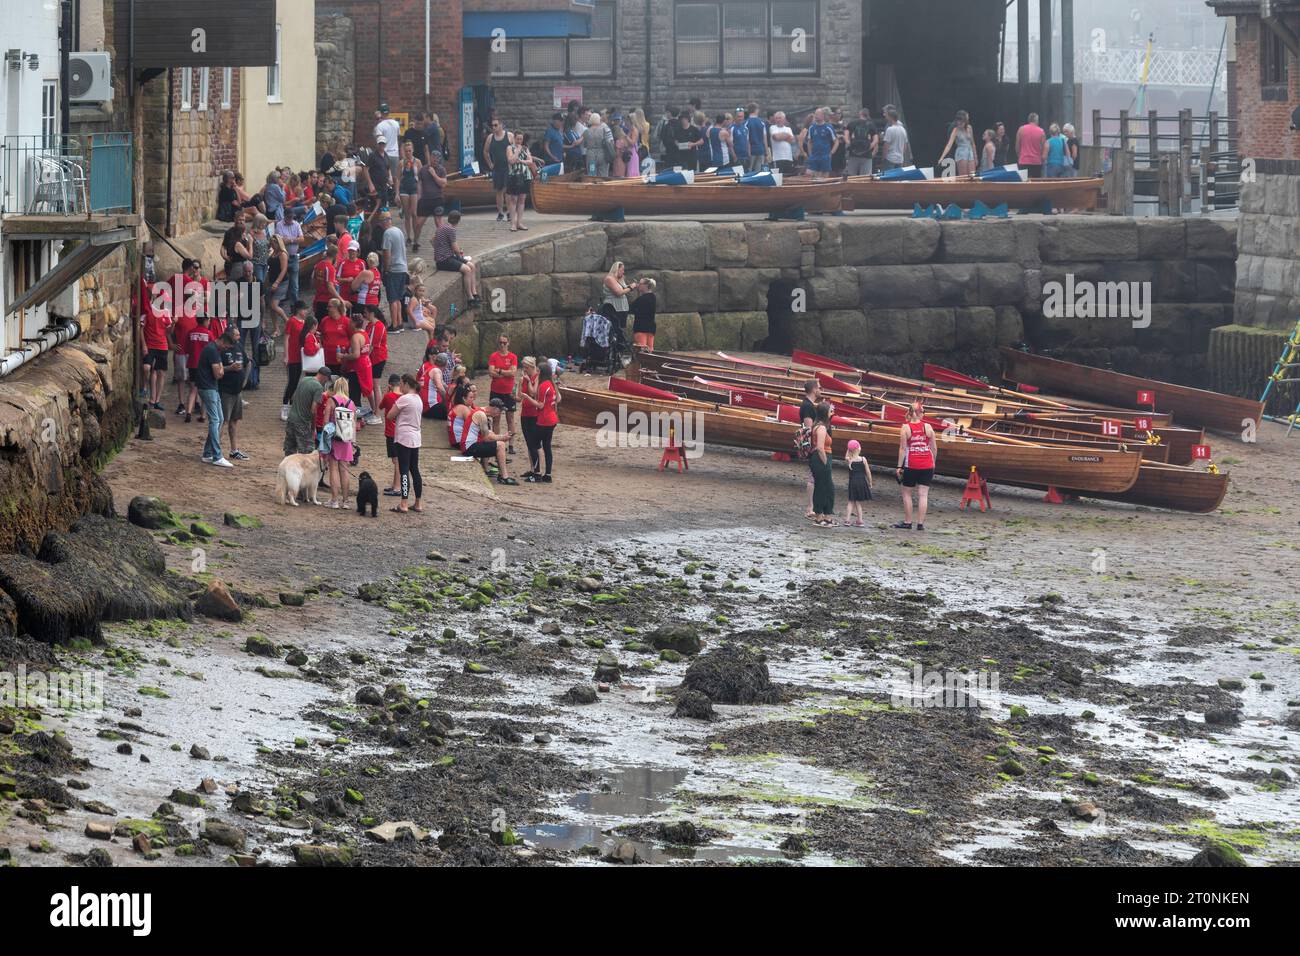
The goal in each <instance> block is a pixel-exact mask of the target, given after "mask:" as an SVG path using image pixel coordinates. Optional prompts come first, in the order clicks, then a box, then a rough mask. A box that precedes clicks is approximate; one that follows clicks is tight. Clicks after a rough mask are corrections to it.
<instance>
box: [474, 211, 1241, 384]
mask: <svg viewBox="0 0 1300 956" xmlns="http://www.w3.org/2000/svg"><path fill="white" fill-rule="evenodd" d="M1235 256H1236V242H1235V227H1234V225H1233V224H1232V223H1224V222H1220V221H1212V220H1199V219H1133V218H1117V217H1104V218H1102V217H1087V216H1060V217H1053V218H1025V219H1009V220H984V221H973V222H972V221H962V222H943V223H941V222H937V221H934V220H924V219H922V220H912V219H898V218H884V217H880V218H875V217H872V218H866V217H864V218H851V219H850V218H842V219H841V218H825V219H816V220H809V221H807V222H765V221H750V222H743V223H697V222H681V221H658V222H650V223H646V222H637V223H611V224H597V223H592V224H584V225H580V226H575V227H574V228H572V229H571V230H568V231H566V232H564V233H562V234H558V235H553V236H550V237H544V238H539V239H536V240H529V241H526V242H524V243H519V244H515V245H513V246H511V247H507V248H505V249H502V250H498V251H497V252H495V253H492V254H489V255H487V256H486V257H485V258H484V259H483V261H482V267H483V275H484V281H483V292H482V295H483V300H484V306H483V309H482V310H480V311H479V312H477V313H472V318H473V320H474V321H473V330H472V332H473V334H468V335H466V334H463V335H462V336H461V337H460V339H459V340H458V343H457V344H458V347H461V350H462V351H463V352H464V353H465V354H466V358H467V359H468V360H470V361H471V362H475V361H476V362H477V363H478V364H480V365H481V364H482V362H483V361H484V360H486V357H487V355H488V354H489V353H490V352H491V350H492V348H493V345H494V342H495V337H496V335H497V334H498V331H499V330H500V329H501V328H505V329H506V330H508V332H509V334H510V337H511V343H512V347H513V348H514V349H515V351H517V352H519V353H520V354H525V353H527V354H534V355H548V356H566V355H571V354H576V353H577V352H578V349H579V345H580V343H579V342H578V335H579V332H580V330H581V322H582V315H583V313H584V312H585V310H586V308H587V306H588V305H589V304H596V305H599V303H600V298H601V281H602V279H603V278H604V275H605V274H606V272H607V271H608V269H609V267H610V266H611V264H612V263H613V262H615V261H621V262H623V263H624V264H625V266H626V268H627V273H628V275H629V276H632V277H642V276H648V277H651V278H654V279H655V280H656V281H657V282H658V296H659V319H658V327H659V332H658V338H657V341H656V346H657V347H658V348H660V349H721V350H745V349H753V348H756V347H760V346H763V347H765V348H767V349H769V350H773V351H783V350H784V351H788V350H789V348H790V347H794V348H802V349H808V350H811V351H817V352H822V353H825V354H828V355H831V356H835V357H839V358H843V359H847V360H850V361H853V362H857V363H859V364H863V365H869V366H871V367H872V368H876V369H880V370H882V371H894V372H901V373H917V372H919V371H920V368H921V364H922V363H923V362H924V361H932V362H940V363H942V364H946V365H950V366H953V367H955V368H958V369H960V370H962V371H967V372H972V373H977V374H993V373H995V372H996V371H997V368H998V361H997V347H998V346H1001V345H1011V344H1014V343H1017V342H1021V341H1028V342H1029V343H1030V344H1032V345H1034V346H1035V347H1042V348H1053V349H1057V350H1059V351H1060V353H1061V354H1063V355H1065V356H1066V357H1074V358H1078V359H1080V360H1085V361H1089V362H1091V363H1094V364H1114V365H1115V366H1116V367H1117V368H1123V369H1130V368H1133V369H1141V370H1143V371H1144V372H1146V373H1148V374H1152V375H1156V376H1157V377H1166V378H1172V379H1175V380H1182V381H1193V382H1195V381H1198V380H1199V381H1201V382H1203V381H1204V374H1205V355H1206V351H1207V347H1208V341H1209V335H1210V330H1211V329H1213V328H1215V327H1217V326H1221V325H1225V324H1227V323H1229V322H1231V321H1232V299H1233V287H1234V282H1235V266H1234V259H1235ZM1071 275H1072V276H1074V278H1075V281H1076V282H1084V281H1094V282H1126V283H1127V282H1136V283H1144V284H1149V285H1147V286H1145V289H1146V291H1148V292H1149V293H1150V298H1151V308H1150V313H1149V318H1150V324H1149V326H1148V327H1145V328H1135V327H1134V324H1133V321H1132V320H1131V318H1128V317H1119V318H1053V317H1049V316H1045V315H1044V307H1043V306H1044V299H1045V292H1044V287H1045V285H1046V287H1047V290H1048V292H1050V291H1051V289H1052V287H1051V285H1050V283H1053V282H1061V283H1063V284H1064V283H1065V282H1066V281H1067V279H1068V277H1069V276H1071ZM453 291H458V289H457V290H453ZM462 328H463V326H462ZM467 340H469V341H467Z"/></svg>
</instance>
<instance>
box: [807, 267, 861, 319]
mask: <svg viewBox="0 0 1300 956" xmlns="http://www.w3.org/2000/svg"><path fill="white" fill-rule="evenodd" d="M801 287H802V288H803V289H804V290H805V291H806V293H807V299H808V308H809V309H814V310H816V311H818V312H824V311H826V310H827V309H856V308H858V307H859V305H860V304H861V299H860V298H859V295H860V289H859V286H858V270H857V269H854V268H851V267H848V266H839V267H831V268H827V269H821V270H820V271H819V272H818V273H817V274H816V275H814V276H813V277H812V278H811V279H809V280H807V281H806V282H805V283H803V284H802V286H801Z"/></svg>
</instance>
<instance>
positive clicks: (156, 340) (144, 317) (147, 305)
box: [140, 278, 172, 411]
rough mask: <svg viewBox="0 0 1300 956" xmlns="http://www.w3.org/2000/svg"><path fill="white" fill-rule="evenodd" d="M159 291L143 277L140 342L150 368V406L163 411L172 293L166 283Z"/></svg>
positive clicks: (146, 366) (144, 363)
mask: <svg viewBox="0 0 1300 956" xmlns="http://www.w3.org/2000/svg"><path fill="white" fill-rule="evenodd" d="M156 288H157V290H158V295H156V296H155V295H154V287H151V286H150V284H149V283H148V282H146V281H145V280H144V279H143V278H141V280H140V325H141V327H142V330H143V334H142V335H141V346H142V347H143V349H144V358H143V365H144V367H145V368H147V369H148V370H149V377H148V379H147V380H146V381H147V385H148V389H149V407H150V408H152V409H155V410H156V411H162V392H163V376H165V375H166V374H167V362H168V357H169V354H170V345H169V343H168V341H167V332H168V330H170V329H171V327H172V297H171V289H170V288H169V287H168V285H167V283H165V282H163V283H158V284H157V285H156Z"/></svg>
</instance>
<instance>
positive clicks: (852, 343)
mask: <svg viewBox="0 0 1300 956" xmlns="http://www.w3.org/2000/svg"><path fill="white" fill-rule="evenodd" d="M821 327H822V347H823V348H825V349H827V350H828V351H829V352H830V353H831V354H832V355H866V354H868V353H870V352H874V351H877V350H878V346H877V343H876V342H875V340H874V337H873V336H872V334H871V328H870V326H869V324H868V322H867V316H866V314H865V313H863V312H862V310H861V309H843V310H834V311H830V312H823V313H822V316H821Z"/></svg>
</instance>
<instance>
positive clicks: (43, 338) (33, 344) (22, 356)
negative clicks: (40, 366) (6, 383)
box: [0, 319, 81, 378]
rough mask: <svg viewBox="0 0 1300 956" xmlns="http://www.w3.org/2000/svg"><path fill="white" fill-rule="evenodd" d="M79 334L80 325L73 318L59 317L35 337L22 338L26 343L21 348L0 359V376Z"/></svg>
mask: <svg viewBox="0 0 1300 956" xmlns="http://www.w3.org/2000/svg"><path fill="white" fill-rule="evenodd" d="M80 334H81V326H80V325H78V324H77V323H76V321H74V320H73V319H60V320H59V321H58V322H57V323H55V324H54V325H51V326H50V327H48V328H47V329H45V330H44V331H43V332H42V333H41V334H40V335H38V336H36V338H32V339H24V340H23V341H24V342H25V343H26V344H25V345H23V347H22V348H20V349H18V350H17V351H14V352H10V353H9V354H8V355H7V356H5V358H4V359H3V361H0V378H3V377H4V376H6V375H8V374H9V373H10V372H12V371H14V370H15V369H17V368H19V367H21V366H23V365H25V364H27V363H28V362H30V361H31V360H32V359H34V358H36V357H37V356H38V355H44V354H45V353H46V352H49V351H51V350H52V349H54V347H55V346H58V345H62V344H63V343H64V342H71V341H72V340H73V339H75V338H76V337H77V336H79V335H80Z"/></svg>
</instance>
